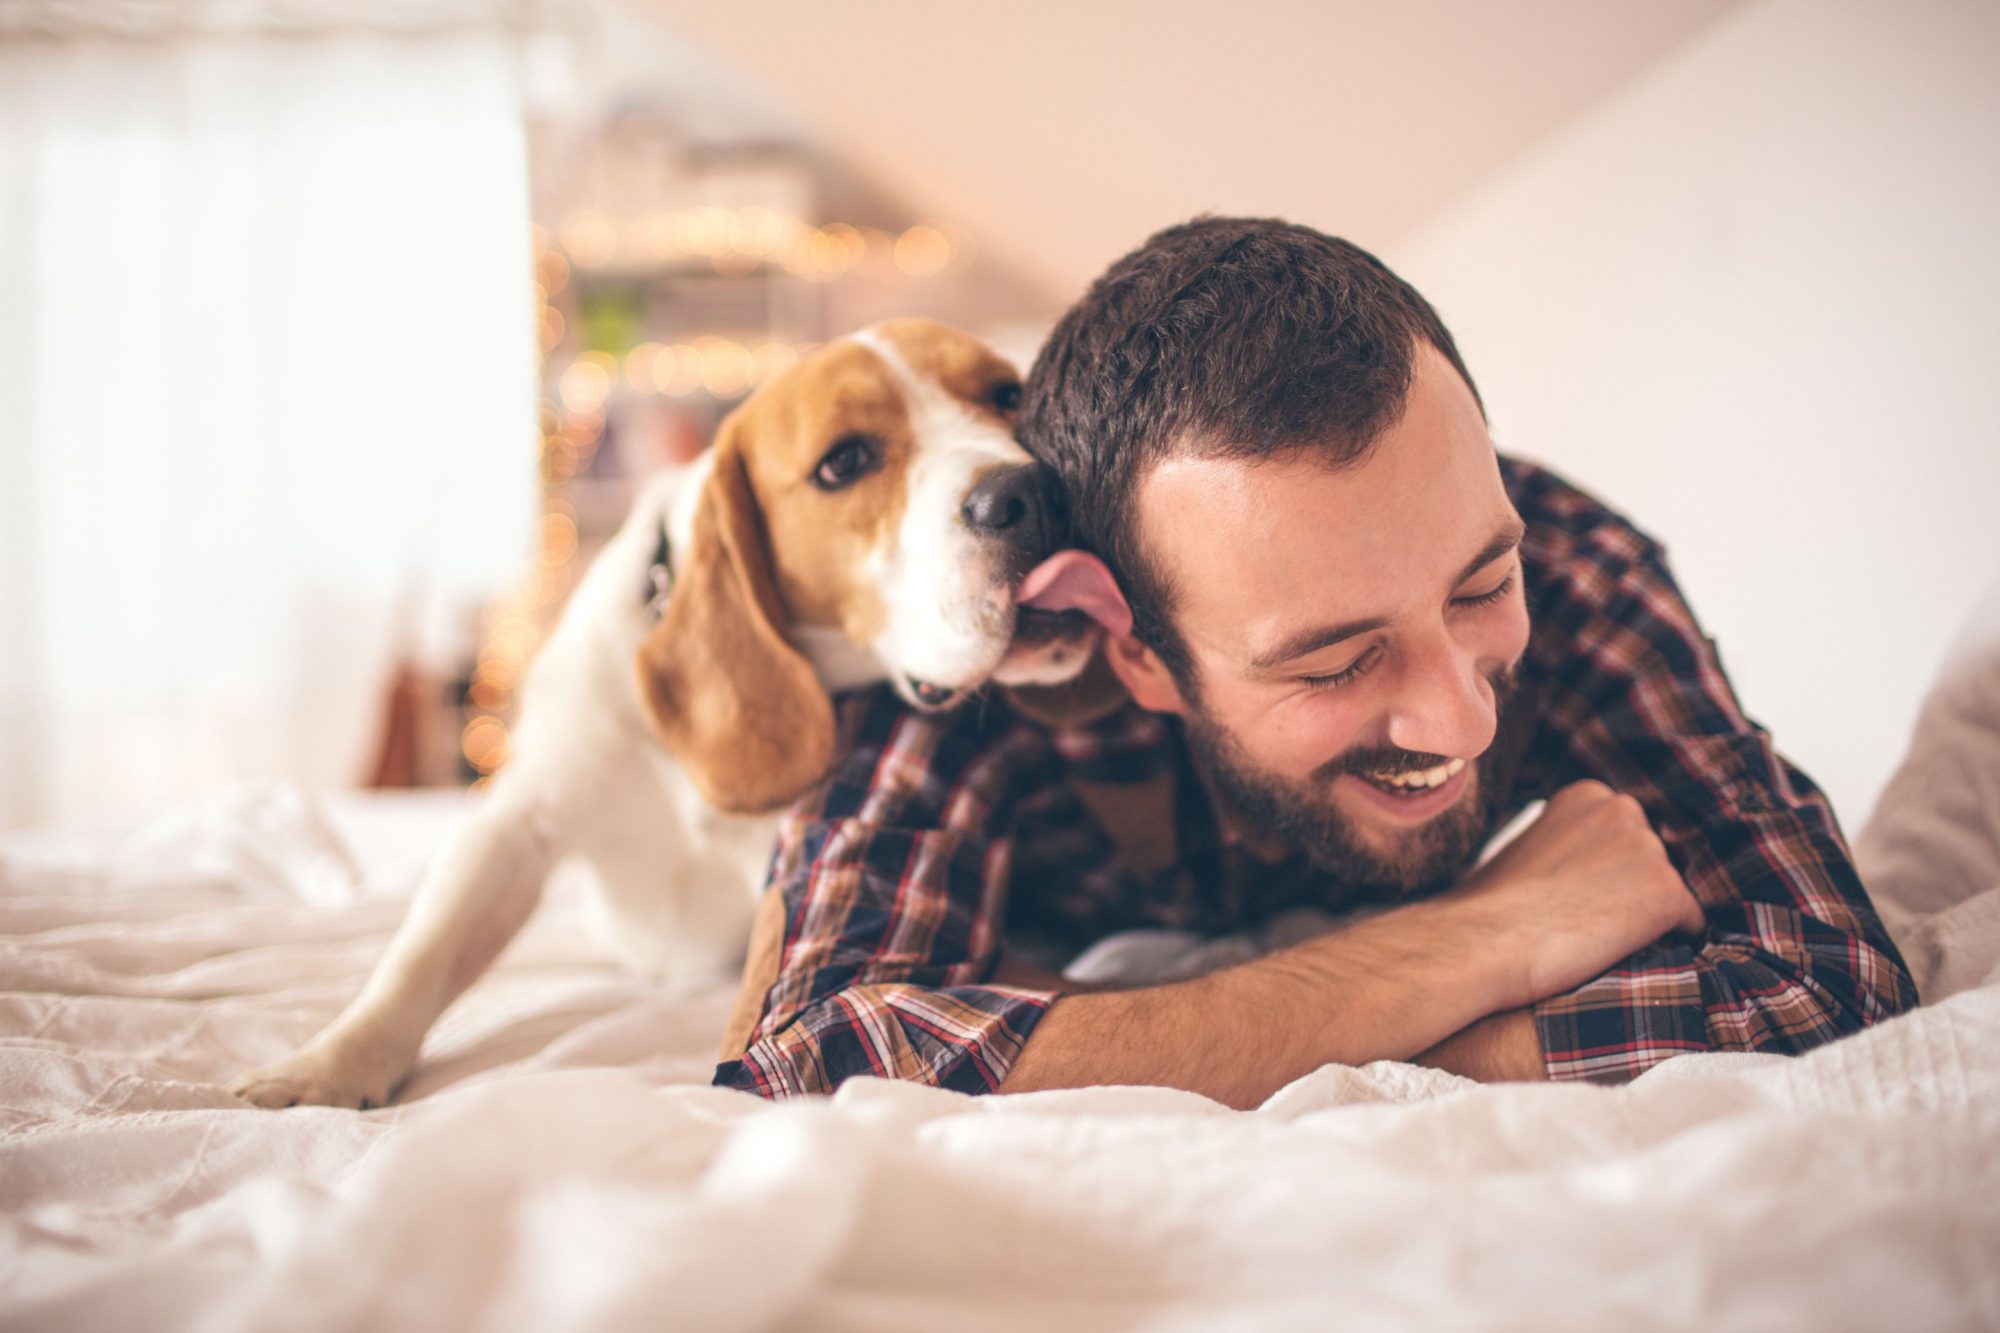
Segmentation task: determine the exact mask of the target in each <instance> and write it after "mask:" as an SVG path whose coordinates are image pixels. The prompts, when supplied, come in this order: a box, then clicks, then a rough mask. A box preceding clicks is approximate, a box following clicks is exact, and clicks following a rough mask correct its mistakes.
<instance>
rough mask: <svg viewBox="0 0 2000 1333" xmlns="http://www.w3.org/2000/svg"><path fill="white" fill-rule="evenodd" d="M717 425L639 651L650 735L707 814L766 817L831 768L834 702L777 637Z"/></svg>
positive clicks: (757, 539)
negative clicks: (687, 538) (689, 516)
mask: <svg viewBox="0 0 2000 1333" xmlns="http://www.w3.org/2000/svg"><path fill="white" fill-rule="evenodd" d="M736 435H737V431H736V430H735V429H732V428H731V425H730V423H728V422H725V423H724V426H723V432H722V435H721V437H720V438H719V439H718V441H717V443H716V445H715V449H716V455H715V463H714V467H713V469H712V470H711V472H710V474H709V478H708V481H707V483H706V484H705V485H704V486H703V488H702V495H701V499H700V501H699V503H698V505H697V507H696V510H695V519H694V534H693V539H692V541H691V543H690V549H689V551H688V553H687V557H686V559H685V560H684V561H683V562H681V565H680V568H678V569H677V570H676V571H675V573H674V586H673V591H672V592H671V593H670V594H669V595H668V598H667V605H666V609H665V611H664V612H663V613H662V614H661V616H660V622H659V624H657V625H655V626H653V628H652V630H651V631H650V632H649V633H648V634H647V635H646V640H645V642H644V643H643V644H641V645H640V647H639V656H638V675H639V698H640V700H641V701H642V702H643V704H644V706H645V710H646V713H647V715H648V717H649V718H650V719H651V721H652V724H653V730H654V731H655V732H656V733H657V734H658V735H659V738H660V743H661V744H662V745H664V746H666V748H667V750H668V752H669V753H671V754H672V755H673V756H674V757H675V758H676V759H678V760H680V762H681V764H682V766H683V767H685V768H686V769H687V771H688V774H689V776H690V777H691V778H693V780H694V784H695V786H696V788H697V789H699V790H700V792H701V794H702V796H703V797H704V798H705V799H706V800H707V801H708V802H709V804H711V805H713V806H715V807H717V808H718V809H722V810H729V811H733V812H736V813H744V814H747V813H752V812H757V811H765V810H774V809H777V808H778V807H780V806H782V805H784V804H785V803H786V802H788V801H790V800H792V799H793V798H794V797H796V796H798V795H799V794H800V793H801V792H803V791H805V789H806V788H808V787H810V786H812V784H813V783H815V782H817V781H819V779H820V778H821V777H823V776H824V775H825V773H826V771H827V768H828V767H829V766H830V765H831V763H832V761H833V746H834V720H833V701H832V700H831V699H829V698H828V697H827V693H826V690H825V688H824V687H823V686H821V684H820V682H819V676H818V674H817V673H816V672H815V671H814V670H813V668H812V664H811V663H810V662H808V661H807V660H806V659H805V657H804V655H802V654H801V653H800V652H799V651H798V649H796V648H794V647H792V645H791V643H790V642H789V641H788V640H787V639H786V638H785V635H784V630H783V626H784V625H785V623H786V620H787V617H786V615H785V611H784V607H783V605H782V603H781V602H780V601H779V599H778V592H777V587H776V585H775V583H774V582H773V581H772V578H771V558H770V548H769V544H768V542H767V541H766V539H765V533H764V521H763V516H762V514H761V513H760V512H759V510H758V508H757V503H756V498H755V495H754V494H753V492H752V491H751V489H750V478H749V475H748V474H747V472H746V471H745V469H744V463H743V457H742V451H741V449H740V447H739V445H738V443H737V440H736Z"/></svg>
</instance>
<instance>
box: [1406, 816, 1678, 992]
mask: <svg viewBox="0 0 2000 1333" xmlns="http://www.w3.org/2000/svg"><path fill="white" fill-rule="evenodd" d="M1437 901H1438V902H1440V903H1443V902H1457V903H1461V904H1464V905H1466V906H1468V907H1472V906H1474V905H1477V907H1478V908H1480V909H1482V910H1486V911H1489V912H1491V913H1492V917H1493V920H1494V922H1495V929H1496V930H1497V931H1498V932H1500V933H1501V934H1502V935H1503V936H1504V937H1505V938H1507V939H1508V940H1510V941H1512V944H1511V948H1512V949H1513V950H1514V952H1515V956H1516V957H1517V958H1518V960H1519V965H1518V968H1517V976H1516V977H1515V982H1514V986H1513V988H1512V994H1511V996H1510V1003H1509V1004H1508V1006H1507V1007H1509V1008H1518V1007H1520V1006H1524V1005H1529V1004H1533V1003H1534V1002H1535V1001H1536V1000H1540V999H1543V998H1544V997H1546V996H1550V995H1558V994H1561V993H1562V992H1564V991H1567V990H1571V989H1573V988H1575V987H1577V986H1580V985H1582V984H1583V983H1584V982H1586V981H1589V980H1590V979H1592V978H1593V977H1596V976H1598V975H1599V974H1600V973H1602V972H1604V971H1605V970H1607V969H1608V968H1610V967H1612V966H1613V965H1614V964H1616V963H1617V962H1618V961H1619V960H1621V959H1623V958H1625V957H1627V956H1628V955H1630V954H1632V953H1633V952H1635V951H1636V950H1638V949H1642V948H1644V947H1645V946H1646V945H1648V944H1651V943H1652V942H1653V941H1654V940H1657V939H1658V938H1660V936H1662V935H1665V934H1667V933H1668V932H1670V931H1688V932H1697V931H1699V930H1701V928H1702V927H1703V925H1704V924H1706V920H1707V918H1706V917H1705V916H1704V915H1703V914H1702V910H1701V904H1700V903H1699V902H1697V901H1695V897H1694V894H1693V893H1692V892H1690V891H1689V889H1688V886H1687V883H1686V881H1684V880H1683V879H1682V878H1681V876H1680V872H1679V871H1678V870H1676V869H1674V864H1673V862H1672V861H1671V860H1670V859H1669V858H1668V856H1667V849H1666V846H1665V844H1663V843H1662V842H1661V841H1660V838H1659V835H1658V834H1657V833H1655V832H1653V827H1652V825H1651V824H1650V823H1649V822H1647V819H1646V811H1645V808H1644V807H1643V806H1641V805H1640V804H1639V802H1638V801H1637V800H1636V799H1634V798H1633V797H1630V796H1626V795H1623V794H1621V793H1617V792H1613V791H1612V790H1611V789H1610V788H1609V787H1607V786H1605V785H1604V784H1603V783H1601V782H1596V781H1592V780H1585V781H1582V782H1576V783H1572V784H1570V785H1569V786H1567V787H1564V788H1563V789H1562V790H1561V791H1559V792H1557V793H1556V794H1555V795H1554V796H1552V797H1550V798H1549V803H1548V807H1547V808H1546V809H1545V810H1543V811H1542V814H1541V817H1540V818H1539V819H1537V820H1536V821H1535V822H1534V823H1533V824H1531V825H1529V826H1528V828H1527V829H1526V830H1524V831H1523V832H1522V833H1521V834H1520V836H1519V837H1517V838H1515V839H1514V841H1512V842H1510V843H1508V844H1507V845H1506V846H1505V847H1503V848H1501V849H1500V851H1499V852H1498V853H1497V854H1496V855H1495V856H1494V857H1493V859H1492V860H1491V861H1488V862H1487V863H1486V864H1485V865H1483V866H1481V867H1480V868H1479V869H1478V870H1477V871H1475V872H1474V873H1473V874H1471V875H1469V876H1467V877H1466V879H1465V880H1464V882H1462V883H1461V884H1459V885H1458V886H1457V887H1456V888H1453V889H1451V890H1450V891H1449V892H1447V893H1444V894H1441V895H1439V897H1438V899H1437Z"/></svg>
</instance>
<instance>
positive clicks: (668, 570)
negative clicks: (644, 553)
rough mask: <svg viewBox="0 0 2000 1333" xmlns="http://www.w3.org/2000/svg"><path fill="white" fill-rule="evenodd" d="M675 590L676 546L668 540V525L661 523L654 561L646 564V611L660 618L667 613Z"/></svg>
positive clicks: (655, 617)
mask: <svg viewBox="0 0 2000 1333" xmlns="http://www.w3.org/2000/svg"><path fill="white" fill-rule="evenodd" d="M673 590H674V548H673V544H672V543H671V542H669V541H668V540H667V525H666V524H665V523H662V524H660V544H659V545H658V546H655V547H654V548H653V563H652V564H650V565H648V566H646V598H645V602H646V612H647V614H648V615H650V616H652V618H653V619H655V620H658V619H659V618H660V617H661V616H662V615H665V614H666V610H667V597H668V595H669V594H671V593H672V592H673Z"/></svg>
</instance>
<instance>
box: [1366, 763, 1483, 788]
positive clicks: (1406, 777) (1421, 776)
mask: <svg viewBox="0 0 2000 1333" xmlns="http://www.w3.org/2000/svg"><path fill="white" fill-rule="evenodd" d="M1464 767H1465V761H1464V760H1463V759H1454V760H1452V761H1451V762H1450V763H1446V764H1439V765H1438V766H1437V767H1436V768H1427V769H1425V770H1423V771H1422V772H1421V773H1401V774H1398V775H1397V776H1395V777H1384V776H1383V775H1381V774H1379V773H1370V774H1368V775H1367V777H1368V780H1369V781H1370V782H1377V783H1380V784H1381V785H1383V786H1384V787H1406V788H1412V789H1415V788H1423V787H1435V786H1437V785H1438V784H1440V783H1444V782H1449V781H1451V780H1452V779H1453V778H1455V777H1457V776H1458V771H1459V770H1460V769H1461V768H1464Z"/></svg>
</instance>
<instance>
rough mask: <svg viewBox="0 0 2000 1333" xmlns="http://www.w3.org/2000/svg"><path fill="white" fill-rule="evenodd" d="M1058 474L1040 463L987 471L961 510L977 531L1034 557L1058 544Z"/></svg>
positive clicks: (969, 493) (1031, 557) (1044, 553)
mask: <svg viewBox="0 0 2000 1333" xmlns="http://www.w3.org/2000/svg"><path fill="white" fill-rule="evenodd" d="M1054 495H1055V474H1054V473H1052V472H1050V471H1049V469H1047V468H1045V467H1043V466H1042V465H1041V464H1040V463H1025V464H1021V465H1019V466H1015V467H1003V468H999V469H997V470H995V471H993V472H989V473H987V474H986V475H985V476H984V477H982V478H981V479H980V481H979V484H978V485H976V486H974V487H973V488H972V489H971V490H970V491H969V492H967V493H966V497H965V504H964V505H963V506H961V507H960V509H959V513H960V514H961V515H963V516H964V518H965V521H966V523H967V524H968V525H970V526H971V528H972V530H973V531H974V532H977V533H979V534H980V535H981V536H990V537H996V538H998V539H1000V540H1001V541H1004V542H1006V543H1007V544H1008V545H1009V546H1012V547H1014V548H1016V549H1017V550H1019V551H1020V552H1021V553H1022V554H1023V555H1025V556H1027V557H1028V558H1030V559H1033V560H1039V559H1041V557H1043V556H1045V555H1047V554H1048V553H1049V551H1050V550H1052V549H1053V548H1054V546H1055V524H1054V515H1055V504H1054Z"/></svg>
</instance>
